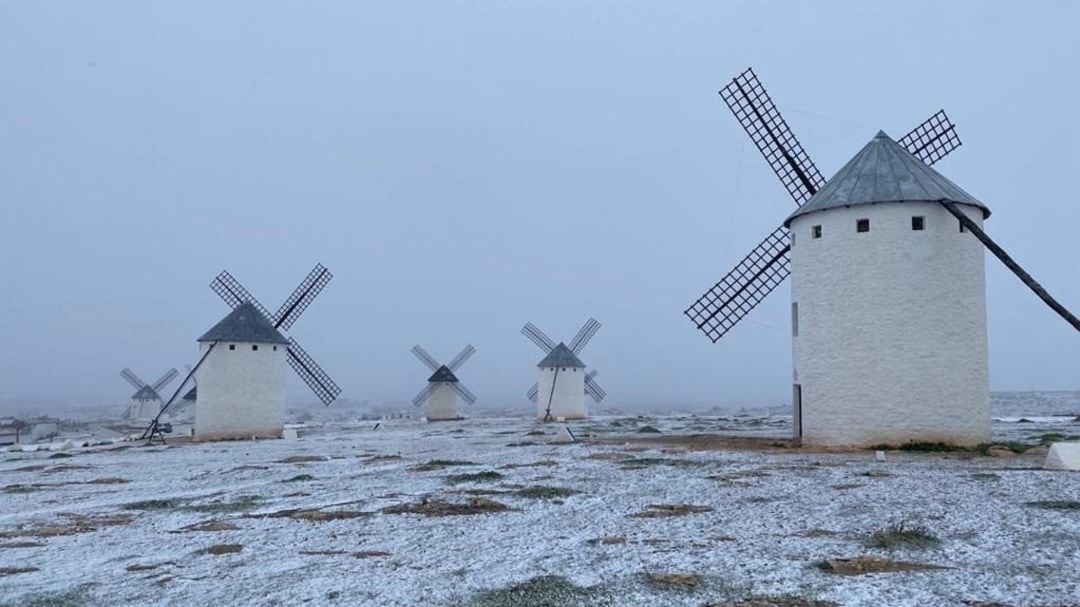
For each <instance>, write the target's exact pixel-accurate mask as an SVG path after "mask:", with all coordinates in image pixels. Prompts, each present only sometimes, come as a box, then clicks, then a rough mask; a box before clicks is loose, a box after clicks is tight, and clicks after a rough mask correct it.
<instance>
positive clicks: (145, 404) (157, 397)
mask: <svg viewBox="0 0 1080 607" xmlns="http://www.w3.org/2000/svg"><path fill="white" fill-rule="evenodd" d="M177 375H178V372H177V371H176V369H169V370H168V371H166V372H165V373H164V374H163V375H162V376H161V377H160V378H158V380H157V381H156V382H154V383H152V384H148V383H146V382H144V381H143V380H141V379H139V376H138V375H135V372H134V371H132V370H131V369H129V368H127V367H124V368H123V369H122V370H121V371H120V377H123V378H124V379H125V380H126V381H127V382H128V383H129V384H131V387H133V388H135V392H134V393H133V394H132V395H131V403H130V404H128V408H127V412H126V413H125V415H124V417H126V418H127V419H154V418H155V417H157V414H158V413H159V412H161V408H162V406H164V405H165V401H164V400H163V399H162V398H161V392H160V391H161V389H162V388H164V387H165V386H167V385H169V382H171V381H172V380H173V378H175V377H176V376H177Z"/></svg>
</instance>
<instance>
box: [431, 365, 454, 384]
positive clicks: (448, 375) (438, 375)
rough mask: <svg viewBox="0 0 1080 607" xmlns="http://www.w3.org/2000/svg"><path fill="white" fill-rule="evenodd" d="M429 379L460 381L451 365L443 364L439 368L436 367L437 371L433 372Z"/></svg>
mask: <svg viewBox="0 0 1080 607" xmlns="http://www.w3.org/2000/svg"><path fill="white" fill-rule="evenodd" d="M428 381H446V382H456V381H458V378H457V376H456V375H454V372H453V371H451V370H450V367H447V366H446V365H443V366H441V367H439V368H438V369H435V372H434V373H432V374H431V377H429V378H428Z"/></svg>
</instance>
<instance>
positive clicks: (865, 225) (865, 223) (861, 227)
mask: <svg viewBox="0 0 1080 607" xmlns="http://www.w3.org/2000/svg"><path fill="white" fill-rule="evenodd" d="M855 231H856V232H869V231H870V220H869V219H856V220H855Z"/></svg>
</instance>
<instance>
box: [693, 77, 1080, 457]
mask: <svg viewBox="0 0 1080 607" xmlns="http://www.w3.org/2000/svg"><path fill="white" fill-rule="evenodd" d="M720 94H721V95H722V96H723V98H724V101H725V102H726V103H727V104H728V106H729V107H730V108H731V110H732V111H733V112H734V114H735V117H736V118H737V119H738V121H739V123H740V124H741V125H742V126H743V128H744V129H746V131H747V132H748V133H749V135H750V137H751V139H752V140H753V141H754V143H755V144H756V145H757V147H758V149H759V150H761V152H762V153H763V154H764V155H765V158H766V161H767V162H768V163H769V166H770V167H772V169H773V171H774V172H775V173H776V174H777V176H778V177H779V178H780V181H781V182H782V183H783V185H784V187H785V188H786V189H787V191H788V193H789V194H790V195H791V196H792V198H794V199H795V204H796V205H797V206H798V207H799V208H798V209H797V210H796V211H795V212H794V213H793V214H791V215H790V216H788V217H787V218H786V219H785V220H784V223H783V225H782V226H781V227H779V228H777V229H776V230H775V231H774V232H773V233H772V234H770V235H769V236H768V237H767V238H766V239H765V240H764V241H763V242H762V243H761V244H759V245H758V246H757V247H756V248H755V249H754V250H753V251H751V253H750V254H749V255H747V256H746V257H745V258H744V259H743V260H742V261H741V262H739V264H738V265H736V267H735V269H734V270H732V271H731V272H729V273H728V274H727V275H726V276H725V277H724V278H723V279H722V280H721V281H720V282H719V283H717V284H716V285H715V286H713V287H712V288H711V289H709V291H707V292H706V293H705V294H704V295H703V296H702V297H701V298H700V299H698V301H697V302H695V303H694V304H693V305H692V306H691V307H690V308H689V309H687V310H686V312H685V313H686V315H687V316H688V317H690V319H691V320H693V322H694V323H695V325H696V326H697V327H698V329H700V330H701V331H703V332H704V333H705V334H706V335H707V336H708V337H709V338H710V339H711V340H712V341H714V342H715V341H717V340H719V339H720V338H721V337H723V336H724V334H725V333H727V332H728V331H729V330H730V329H731V328H732V327H733V326H734V325H735V324H736V323H738V322H739V320H740V319H742V318H743V317H744V316H745V315H746V314H747V313H749V312H750V310H752V309H753V308H754V307H755V306H756V305H757V304H758V303H759V302H760V301H761V300H762V299H764V298H765V296H766V295H768V294H769V293H770V292H771V291H772V290H773V289H774V288H776V286H777V285H779V284H780V283H781V282H782V281H783V280H784V278H786V277H787V276H788V274H789V272H790V273H791V274H792V276H793V283H792V289H791V296H792V302H791V318H792V340H793V350H794V356H793V362H794V367H795V368H794V374H793V375H794V385H793V407H794V411H793V413H794V422H795V436H796V438H799V439H802V440H803V442H804V443H808V444H817V445H830V446H857V445H870V444H882V443H889V444H900V443H906V442H908V441H911V440H918V441H944V442H950V443H957V444H976V443H979V442H982V441H985V440H988V439H989V435H990V412H989V388H988V384H987V367H988V364H987V346H986V289H985V270H984V258H985V254H984V250H983V247H982V246H980V244H979V243H980V242H981V243H982V245H985V247H986V248H988V249H990V251H991V252H993V253H994V254H995V255H996V256H997V257H998V258H1000V259H1001V260H1002V261H1003V262H1004V263H1005V265H1006V266H1008V267H1009V269H1010V270H1012V271H1013V272H1014V273H1016V274H1017V276H1019V277H1020V279H1021V280H1022V281H1023V282H1024V284H1026V285H1027V286H1028V287H1029V288H1031V289H1032V290H1033V291H1035V293H1036V294H1037V295H1039V297H1040V298H1042V299H1043V300H1044V301H1045V302H1046V303H1047V305H1049V306H1050V307H1051V308H1053V309H1054V310H1055V311H1056V312H1057V313H1058V314H1059V315H1061V316H1062V317H1063V318H1065V319H1066V321H1068V322H1069V323H1070V324H1071V325H1072V326H1073V327H1074V328H1076V329H1077V330H1080V320H1078V319H1077V318H1076V317H1075V316H1074V315H1073V314H1072V313H1070V312H1069V311H1068V310H1066V309H1065V308H1064V306H1062V305H1061V304H1060V303H1058V302H1057V301H1056V300H1054V299H1053V298H1052V297H1050V295H1049V294H1048V293H1046V291H1045V290H1044V289H1043V288H1042V287H1041V286H1040V285H1039V284H1038V283H1037V282H1035V281H1034V279H1032V278H1031V276H1030V275H1028V274H1027V273H1026V272H1025V271H1024V270H1023V269H1021V268H1020V266H1019V265H1018V264H1017V263H1016V262H1015V261H1013V260H1012V258H1011V257H1009V256H1008V255H1007V254H1006V253H1005V251H1004V250H1002V249H1001V247H999V246H998V245H997V244H995V243H994V242H993V241H992V240H991V239H990V237H989V236H987V235H986V233H985V232H983V230H982V222H983V220H984V219H986V218H987V217H989V215H990V211H989V209H988V208H987V207H986V206H985V205H984V204H983V203H981V202H980V201H978V200H977V199H976V198H974V197H973V196H971V195H970V194H968V193H967V192H966V191H964V190H963V189H962V188H960V187H959V186H957V185H956V184H954V183H953V182H952V181H950V180H949V179H947V178H946V177H945V176H944V175H942V174H940V173H938V172H937V171H936V170H934V169H933V168H931V166H930V165H933V164H934V163H935V162H937V161H938V160H940V159H941V158H943V157H944V156H945V155H946V154H948V153H949V152H951V151H952V150H954V149H956V148H957V147H958V146H959V145H960V140H959V138H958V137H957V135H956V130H955V127H954V126H953V125H952V123H951V122H949V119H948V118H947V117H946V116H945V114H944V112H940V111H939V112H938V113H937V114H935V115H934V116H933V117H931V118H930V119H929V120H927V121H926V122H924V123H923V124H921V125H919V126H918V127H916V128H915V130H913V131H911V132H910V133H908V134H907V135H905V136H904V137H902V138H901V139H899V140H896V141H894V140H893V139H891V138H890V137H889V136H888V135H886V134H885V133H884V132H879V133H878V134H877V136H875V137H874V138H873V139H872V140H871V141H870V142H869V143H867V144H866V146H865V147H864V148H863V149H862V150H861V151H860V152H859V153H858V154H856V155H855V156H854V157H853V158H852V159H851V160H850V161H849V162H848V163H847V164H846V165H844V167H843V168H841V169H840V170H839V171H837V173H836V174H835V175H834V176H833V177H832V178H831V179H829V180H828V181H826V180H825V179H824V178H823V177H822V175H821V173H820V172H819V171H818V169H817V167H816V166H815V165H814V163H813V161H811V160H810V158H809V156H808V155H807V154H806V152H805V151H804V150H803V148H802V145H801V144H800V143H799V142H798V140H796V139H795V137H794V135H792V133H791V130H790V129H789V128H788V126H787V123H786V122H785V121H784V119H783V117H781V116H780V113H779V112H778V111H777V109H776V106H775V105H774V104H773V102H772V100H771V99H770V98H769V96H768V94H767V93H766V92H765V89H764V87H762V85H761V83H760V82H759V81H758V80H757V77H756V76H755V75H754V73H753V71H751V70H747V71H746V72H744V73H742V74H740V75H739V76H738V77H736V78H735V79H734V80H733V81H732V82H731V83H730V84H729V85H728V86H726V87H725V88H724V89H723V90H722V91H721V92H720ZM969 232H970V234H971V235H973V236H975V238H976V239H977V240H974V239H972V238H971V237H970V236H968V234H967V233H969ZM796 241H797V245H796Z"/></svg>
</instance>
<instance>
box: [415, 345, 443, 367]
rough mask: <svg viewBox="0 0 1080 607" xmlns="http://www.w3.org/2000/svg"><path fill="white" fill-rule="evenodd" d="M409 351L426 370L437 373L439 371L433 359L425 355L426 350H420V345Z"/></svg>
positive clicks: (437, 364)
mask: <svg viewBox="0 0 1080 607" xmlns="http://www.w3.org/2000/svg"><path fill="white" fill-rule="evenodd" d="M411 351H412V353H413V356H416V358H417V359H418V360H419V361H420V362H422V363H424V365H425V366H427V368H429V369H431V370H432V371H437V370H438V369H439V363H438V362H436V361H435V359H434V358H432V357H431V355H430V354H428V353H427V350H425V349H423V348H421V347H420V344H417V345H415V346H413V347H412V350H411Z"/></svg>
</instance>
